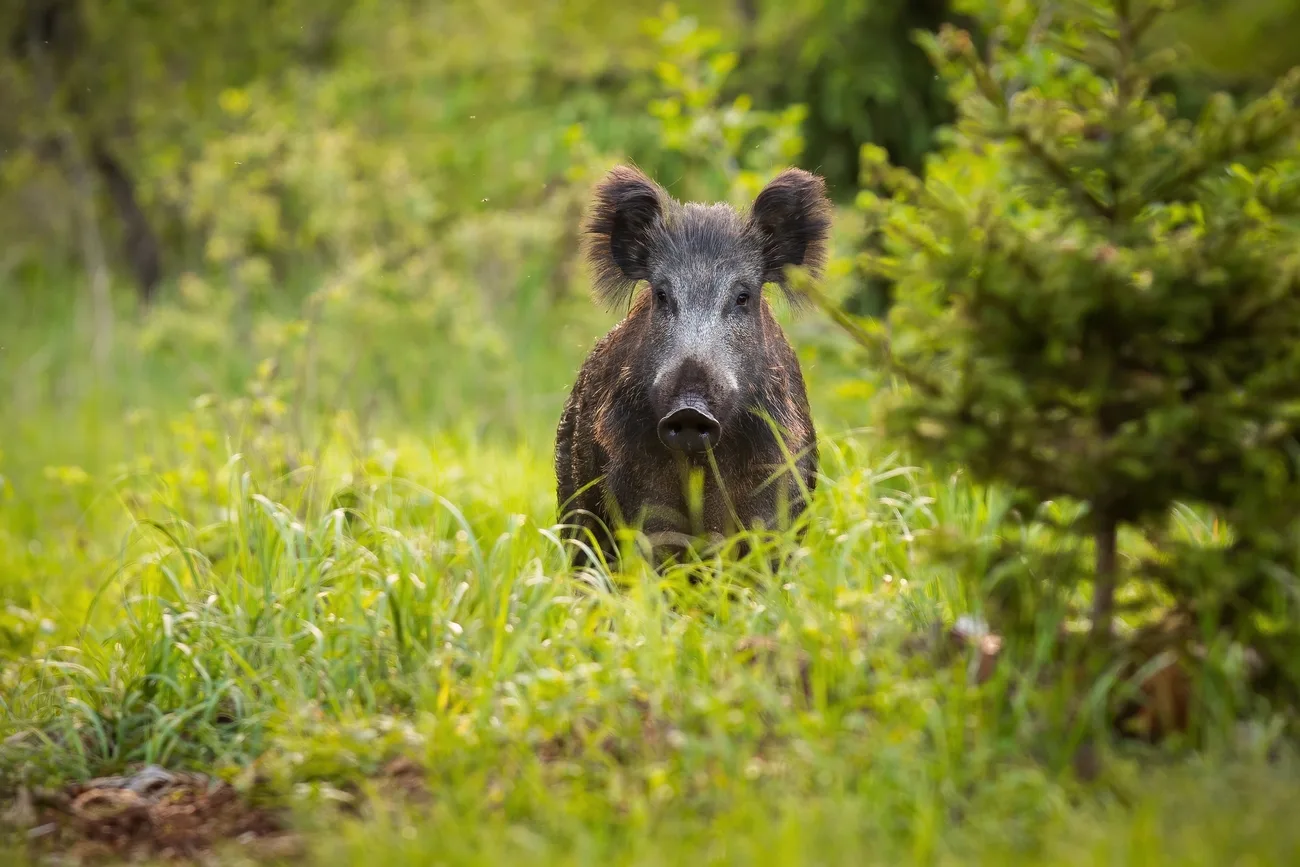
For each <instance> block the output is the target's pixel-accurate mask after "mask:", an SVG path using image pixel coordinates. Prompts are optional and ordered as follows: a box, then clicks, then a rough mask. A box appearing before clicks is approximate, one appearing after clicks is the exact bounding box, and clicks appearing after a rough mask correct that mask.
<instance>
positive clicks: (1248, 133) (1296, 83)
mask: <svg viewBox="0 0 1300 867" xmlns="http://www.w3.org/2000/svg"><path fill="white" fill-rule="evenodd" d="M1297 99H1300V67H1297V68H1296V69H1294V70H1292V71H1291V73H1290V74H1289V75H1287V76H1286V77H1285V78H1284V79H1282V81H1281V82H1279V83H1278V84H1277V86H1276V87H1274V88H1273V90H1272V91H1271V92H1270V93H1269V94H1267V95H1266V96H1263V97H1261V98H1260V99H1258V100H1256V101H1255V102H1253V103H1252V104H1251V105H1249V106H1247V108H1246V109H1245V110H1244V111H1242V112H1241V114H1240V115H1238V117H1237V118H1236V119H1235V122H1234V124H1233V126H1235V127H1237V128H1242V129H1244V130H1245V136H1244V137H1243V139H1242V140H1240V141H1238V142H1231V141H1228V142H1223V141H1220V142H1219V143H1218V145H1217V146H1212V147H1204V148H1201V149H1199V150H1198V151H1197V152H1196V153H1195V154H1193V155H1192V156H1191V158H1190V159H1189V158H1188V157H1187V155H1186V154H1178V155H1176V156H1175V157H1173V158H1172V159H1171V160H1170V161H1169V163H1167V164H1166V166H1165V168H1166V169H1168V168H1170V167H1172V166H1174V165H1176V164H1179V163H1181V164H1182V168H1181V169H1179V170H1177V171H1176V172H1175V173H1174V175H1173V176H1172V177H1171V178H1170V179H1169V180H1167V181H1165V182H1164V183H1158V184H1156V185H1155V186H1154V187H1153V188H1152V190H1151V191H1150V192H1149V193H1148V194H1147V196H1146V198H1147V199H1149V200H1152V201H1162V200H1166V199H1169V198H1176V197H1177V193H1178V191H1179V190H1181V189H1185V188H1187V187H1188V186H1191V185H1192V184H1195V183H1196V182H1197V181H1199V180H1200V179H1201V178H1202V177H1204V176H1205V175H1206V174H1207V173H1209V172H1210V171H1213V170H1214V169H1217V168H1219V167H1220V166H1222V165H1223V164H1224V163H1226V162H1230V161H1232V160H1233V159H1234V158H1235V157H1238V156H1240V155H1242V154H1249V153H1256V152H1263V151H1270V150H1272V149H1273V148H1275V147H1277V146H1278V145H1280V144H1282V143H1283V142H1285V141H1286V140H1287V139H1289V138H1291V137H1293V136H1295V135H1297V134H1300V111H1298V110H1297V108H1296V101H1297ZM1278 103H1280V104H1281V105H1283V106H1285V108H1284V111H1283V112H1282V113H1281V114H1279V115H1278V116H1276V117H1275V118H1274V123H1272V124H1269V123H1261V122H1260V121H1261V120H1266V119H1267V111H1268V109H1269V108H1270V107H1271V106H1276V104H1278Z"/></svg>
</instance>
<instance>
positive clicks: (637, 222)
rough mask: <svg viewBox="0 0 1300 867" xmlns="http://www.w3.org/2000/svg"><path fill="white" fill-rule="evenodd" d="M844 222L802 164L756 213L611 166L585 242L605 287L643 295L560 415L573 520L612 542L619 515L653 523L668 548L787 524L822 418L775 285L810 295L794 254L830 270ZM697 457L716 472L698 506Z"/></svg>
mask: <svg viewBox="0 0 1300 867" xmlns="http://www.w3.org/2000/svg"><path fill="white" fill-rule="evenodd" d="M830 226H831V207H830V203H829V202H828V201H827V199H826V194H825V185H824V183H823V181H822V179H821V178H819V177H816V176H815V175H812V174H809V173H808V172H805V171H802V170H799V169H788V170H786V171H785V172H783V173H781V174H780V175H779V176H777V177H776V178H775V179H774V180H772V181H771V183H769V184H768V185H767V186H766V187H765V188H764V189H763V190H762V192H760V193H759V195H758V196H757V198H755V200H754V202H753V205H752V207H751V208H750V211H749V213H748V214H747V215H744V214H740V213H737V212H736V211H735V210H734V209H732V208H731V207H729V206H728V205H725V204H713V205H705V204H695V203H688V204H682V203H679V202H676V201H674V200H673V199H671V198H670V197H669V196H668V194H667V193H666V192H665V191H664V190H662V189H661V188H660V187H659V186H658V185H656V184H655V183H654V182H653V181H651V180H650V179H649V178H647V177H646V176H645V175H644V174H642V173H641V172H640V171H638V170H637V169H635V168H630V167H626V166H620V167H618V168H616V169H614V170H613V171H612V172H610V173H609V174H608V175H607V176H606V177H605V178H604V180H603V181H602V182H601V183H600V184H599V186H598V187H597V189H596V191H595V196H594V202H593V205H592V209H591V212H590V214H589V216H588V219H587V223H586V226H585V227H584V228H585V233H584V234H585V240H586V254H587V259H588V261H589V263H590V265H591V267H592V272H593V276H594V282H595V290H596V294H597V296H598V297H599V298H600V299H601V300H602V301H604V302H606V303H608V304H615V303H627V302H629V301H630V308H629V310H628V313H627V316H626V317H625V318H624V319H623V320H622V321H621V322H620V323H618V324H617V325H615V326H614V328H613V329H611V330H610V332H609V333H608V334H606V335H605V336H604V337H603V338H601V340H600V341H599V342H598V343H597V344H596V346H595V347H594V348H593V349H592V351H591V354H590V355H589V356H588V357H587V360H586V361H585V362H584V364H583V365H582V368H581V370H580V371H579V373H578V377H577V380H576V382H575V383H574V386H573V390H572V393H571V394H570V395H569V399H568V401H567V403H566V404H565V407H564V412H563V415H562V416H561V418H560V424H559V429H558V431H557V435H556V447H555V471H556V478H557V496H558V500H559V511H560V517H561V520H562V521H564V522H565V523H566V525H567V529H566V536H568V537H569V538H573V539H578V540H580V541H582V542H584V543H586V544H588V545H590V544H591V543H593V542H594V543H595V545H596V546H597V548H598V549H599V550H600V551H601V553H602V554H603V555H604V556H606V557H607V558H612V557H613V556H615V555H616V554H617V548H616V546H615V545H614V543H613V539H612V537H611V533H612V531H613V530H614V528H615V527H616V526H618V525H619V524H627V525H632V526H639V527H640V529H641V530H642V532H643V533H644V534H645V538H647V539H649V540H650V541H651V545H652V555H653V557H654V559H656V560H659V561H662V559H663V558H664V556H666V554H668V553H671V552H672V551H674V550H678V549H680V548H681V547H682V546H683V545H684V544H689V543H690V540H692V539H699V538H701V537H706V538H712V539H713V540H714V541H717V540H719V539H721V538H725V537H729V536H731V535H732V534H734V533H735V532H736V531H738V530H742V529H749V530H753V529H764V528H765V529H768V530H773V529H778V528H780V527H781V526H782V524H783V523H785V522H787V521H789V520H791V519H793V518H794V517H796V516H797V515H799V514H800V513H801V512H802V511H803V510H804V509H805V508H806V505H807V504H806V501H805V492H811V491H812V490H813V489H814V487H815V485H816V472H817V466H818V454H817V445H816V432H815V431H814V429H813V422H812V417H811V414H810V412H809V408H808V398H807V394H806V391H805V388H804V381H803V374H802V372H801V371H800V369H799V362H798V359H797V358H796V356H795V354H794V351H793V349H792V348H791V347H790V344H789V342H788V341H787V340H786V337H785V334H784V333H783V332H782V330H781V327H780V325H779V324H778V323H777V321H776V319H775V318H774V317H773V315H772V310H771V307H770V306H769V305H768V303H767V300H766V299H765V298H764V297H763V286H764V285H765V284H769V283H774V284H777V285H778V286H780V287H781V288H782V289H783V290H785V292H786V294H787V296H788V297H789V298H790V300H791V301H792V302H795V303H798V301H799V296H797V295H796V294H795V293H794V292H793V291H791V290H790V287H789V285H788V283H787V277H786V268H787V266H802V267H804V268H806V269H807V270H808V271H810V272H811V273H812V274H813V275H814V276H816V275H818V274H819V273H820V271H821V268H822V266H823V264H824V262H825V259H826V245H827V236H828V234H829V231H830ZM642 284H644V288H642V289H641V290H640V291H637V287H638V286H641V285H642ZM773 423H774V424H775V426H776V428H777V431H779V433H778V432H777V431H774V430H773V426H772V425H773ZM778 436H779V437H780V439H778ZM787 455H788V457H787ZM792 465H793V467H794V473H793V474H792V473H791V472H790V467H791V466H792ZM715 466H716V472H715V471H714V467H715ZM692 468H696V469H700V470H702V472H703V492H702V493H703V496H702V501H701V500H698V499H697V500H696V501H695V502H696V503H697V504H698V506H701V508H696V509H694V510H693V509H691V508H689V506H688V504H689V503H690V502H691V500H690V499H689V498H688V495H687V490H688V486H687V479H688V478H689V477H690V475H691V470H692ZM719 481H721V484H719ZM588 531H590V535H588ZM579 550H580V553H579V557H578V559H579V561H586V560H588V559H589V558H588V557H587V556H585V554H584V553H582V551H583V549H582V548H581V546H580V549H579ZM593 553H594V549H593Z"/></svg>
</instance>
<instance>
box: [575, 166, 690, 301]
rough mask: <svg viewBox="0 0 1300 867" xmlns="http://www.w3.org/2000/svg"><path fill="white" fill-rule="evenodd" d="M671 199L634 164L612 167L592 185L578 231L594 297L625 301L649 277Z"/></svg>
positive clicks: (628, 299) (601, 299)
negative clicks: (587, 209)
mask: <svg viewBox="0 0 1300 867" xmlns="http://www.w3.org/2000/svg"><path fill="white" fill-rule="evenodd" d="M670 206H671V200H670V199H669V197H668V194H667V193H665V192H664V191H663V189H662V188H660V187H659V185H658V184H656V183H655V182H654V181H652V180H650V179H649V178H648V177H646V176H645V174H643V173H642V172H641V170H640V169H637V168H635V167H634V166H616V167H615V168H614V169H612V170H611V171H610V172H609V174H607V175H606V176H605V177H604V179H602V180H601V182H600V183H599V184H598V185H597V186H596V190H595V194H594V196H593V203H592V208H591V211H590V213H589V215H588V217H587V221H586V225H585V226H584V227H583V242H584V244H583V246H584V253H585V256H586V259H587V262H588V263H589V264H590V265H591V268H592V278H593V281H594V289H595V293H596V296H597V298H598V299H600V301H601V302H602V303H604V304H607V305H610V306H613V305H617V304H620V303H626V302H628V301H630V300H631V297H632V292H633V290H634V289H635V288H636V285H637V283H639V282H640V281H642V280H647V279H649V276H650V274H649V260H650V255H651V252H652V250H653V246H654V243H655V239H656V237H657V236H658V234H659V232H660V231H661V229H662V225H663V221H664V218H665V216H666V213H667V210H668V208H669V207H670Z"/></svg>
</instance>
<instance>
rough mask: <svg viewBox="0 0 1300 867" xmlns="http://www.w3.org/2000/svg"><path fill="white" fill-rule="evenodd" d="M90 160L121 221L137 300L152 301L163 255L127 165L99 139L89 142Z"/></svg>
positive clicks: (125, 251)
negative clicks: (137, 195)
mask: <svg viewBox="0 0 1300 867" xmlns="http://www.w3.org/2000/svg"><path fill="white" fill-rule="evenodd" d="M90 156H91V159H92V160H93V161H94V164H95V169H96V171H98V172H99V176H100V177H101V178H102V179H103V181H104V186H105V188H106V189H107V190H108V196H109V198H110V199H111V200H112V202H113V207H114V208H115V209H116V210H117V216H118V218H119V219H120V220H121V221H122V246H123V252H124V253H125V254H126V261H127V264H128V265H130V267H131V272H132V274H134V275H135V284H136V289H137V291H138V292H139V294H140V302H141V303H142V304H145V305H147V304H148V303H149V302H150V301H152V300H153V294H154V290H155V289H157V288H158V281H159V280H160V279H162V255H161V253H160V247H159V244H158V236H157V235H156V234H154V231H153V227H152V226H151V225H149V218H148V217H147V216H145V213H144V209H143V208H141V207H140V201H139V199H137V198H136V195H135V182H134V181H133V180H132V178H131V175H130V174H129V173H128V172H127V170H126V167H125V166H123V165H122V163H120V162H119V161H118V159H117V158H116V157H115V156H113V154H112V153H111V152H110V151H109V150H108V148H107V147H106V146H105V145H104V143H103V142H102V141H99V140H95V141H94V142H92V143H91V151H90Z"/></svg>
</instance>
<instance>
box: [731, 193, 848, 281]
mask: <svg viewBox="0 0 1300 867" xmlns="http://www.w3.org/2000/svg"><path fill="white" fill-rule="evenodd" d="M749 228H750V231H752V232H754V233H755V234H756V235H757V236H758V239H759V243H760V244H761V245H762V250H763V282H764V283H776V284H778V285H779V286H780V287H781V288H782V289H784V290H785V292H786V295H787V297H789V299H790V300H791V301H792V302H795V303H798V301H799V300H801V298H802V296H798V297H796V296H795V294H794V293H793V292H792V291H791V290H790V288H789V285H788V282H787V280H786V277H785V268H786V266H787V265H796V266H798V265H802V266H803V267H805V268H807V269H808V271H809V272H810V274H811V275H812V276H813V277H820V276H821V270H822V267H823V266H824V265H825V264H826V242H827V237H828V236H829V235H830V229H831V203H830V201H829V200H828V199H827V198H826V182H825V181H824V180H822V179H821V178H820V177H818V176H817V175H814V174H810V173H808V172H805V171H804V170H802V169H786V170H785V171H783V172H781V174H779V175H777V176H776V177H775V178H773V179H772V181H771V182H770V183H768V185H767V186H766V187H764V188H763V191H762V192H761V193H759V194H758V197H757V198H756V199H754V206H753V208H751V209H750V213H749Z"/></svg>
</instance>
